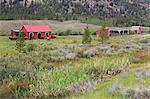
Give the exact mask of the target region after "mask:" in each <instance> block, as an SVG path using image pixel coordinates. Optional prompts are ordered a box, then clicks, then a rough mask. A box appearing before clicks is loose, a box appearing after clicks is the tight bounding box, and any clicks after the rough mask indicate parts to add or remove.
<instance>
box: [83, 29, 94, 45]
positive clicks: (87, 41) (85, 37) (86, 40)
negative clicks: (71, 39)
mask: <svg viewBox="0 0 150 99" xmlns="http://www.w3.org/2000/svg"><path fill="white" fill-rule="evenodd" d="M91 41H92V38H91V32H90V30H89V28H88V26H87V27H86V28H85V29H84V34H83V38H82V43H83V44H90V43H91Z"/></svg>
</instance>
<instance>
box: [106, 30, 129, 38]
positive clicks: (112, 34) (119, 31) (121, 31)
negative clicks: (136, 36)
mask: <svg viewBox="0 0 150 99" xmlns="http://www.w3.org/2000/svg"><path fill="white" fill-rule="evenodd" d="M109 32H110V36H115V35H127V34H129V32H130V29H129V28H110V29H109Z"/></svg>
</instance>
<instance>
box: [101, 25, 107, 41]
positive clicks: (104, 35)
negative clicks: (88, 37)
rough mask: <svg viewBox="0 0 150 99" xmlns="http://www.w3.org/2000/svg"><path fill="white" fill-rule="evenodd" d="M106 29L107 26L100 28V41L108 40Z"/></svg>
mask: <svg viewBox="0 0 150 99" xmlns="http://www.w3.org/2000/svg"><path fill="white" fill-rule="evenodd" d="M105 29H106V27H105V26H102V27H101V29H100V36H99V41H100V42H102V43H104V42H105V41H106V40H108V35H107V34H106V31H105Z"/></svg>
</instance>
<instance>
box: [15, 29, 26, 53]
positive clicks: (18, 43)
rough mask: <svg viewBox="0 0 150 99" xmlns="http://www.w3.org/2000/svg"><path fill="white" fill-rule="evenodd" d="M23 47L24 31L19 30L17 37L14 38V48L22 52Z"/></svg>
mask: <svg viewBox="0 0 150 99" xmlns="http://www.w3.org/2000/svg"><path fill="white" fill-rule="evenodd" d="M24 47H25V40H24V33H23V32H20V33H19V36H18V39H17V40H16V49H17V50H18V51H19V52H23V49H24Z"/></svg>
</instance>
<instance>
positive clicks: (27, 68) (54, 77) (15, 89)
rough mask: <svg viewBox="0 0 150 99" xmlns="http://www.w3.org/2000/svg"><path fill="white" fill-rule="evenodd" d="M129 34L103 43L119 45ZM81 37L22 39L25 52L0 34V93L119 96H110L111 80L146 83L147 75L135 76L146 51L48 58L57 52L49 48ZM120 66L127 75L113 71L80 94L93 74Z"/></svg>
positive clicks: (146, 56) (143, 63)
mask: <svg viewBox="0 0 150 99" xmlns="http://www.w3.org/2000/svg"><path fill="white" fill-rule="evenodd" d="M130 37H131V36H122V37H112V38H110V39H109V40H108V41H107V42H106V43H107V44H111V45H112V46H116V47H120V46H121V45H122V44H123V43H124V42H125V41H126V40H128V39H129V38H130ZM81 38H82V37H81V36H67V37H66V36H62V37H57V38H56V39H53V40H51V41H46V40H32V41H26V44H27V46H26V53H22V54H19V53H18V52H17V51H16V50H15V47H14V46H15V41H10V40H9V39H8V37H0V42H1V43H0V50H1V51H0V56H1V57H0V66H1V69H0V75H1V76H0V80H1V81H0V97H1V96H13V97H20V98H21V97H49V96H57V97H58V96H65V95H72V94H73V95H74V94H75V93H78V94H77V95H76V96H71V97H69V98H87V99H95V98H97V97H101V98H103V99H110V98H112V99H116V98H118V99H122V98H125V97H124V96H119V95H117V96H114V97H112V96H111V95H110V94H109V92H108V88H109V87H110V86H111V85H112V84H113V83H117V84H121V85H124V86H128V87H130V86H133V85H134V86H138V85H139V84H141V85H143V86H148V85H149V80H150V79H149V78H146V79H145V80H144V82H138V81H137V79H135V71H136V70H137V69H138V68H140V67H141V66H143V67H145V66H146V65H147V64H148V62H149V61H148V60H149V53H145V52H138V53H137V52H134V53H132V54H131V53H123V54H118V55H112V56H107V55H97V56H95V57H92V58H90V59H87V58H83V57H81V58H79V59H74V60H67V59H65V60H63V61H60V59H58V60H55V61H53V60H52V56H53V55H55V54H61V53H56V52H55V51H53V50H55V49H59V48H62V47H66V46H68V45H73V44H81V42H82V39H81ZM92 38H93V40H92V43H91V45H90V46H96V45H99V44H100V42H98V40H97V39H96V38H95V37H92ZM29 45H30V46H29ZM4 49H5V50H4ZM75 50H76V49H75ZM57 57H58V56H56V58H57ZM137 60H138V61H137ZM121 67H123V68H124V69H127V72H126V73H127V75H126V74H123V75H122V74H121V75H117V76H115V77H113V78H112V79H111V80H109V81H106V82H101V83H100V84H98V85H96V90H94V91H93V92H90V93H86V94H84V95H82V94H80V93H85V92H86V91H87V90H86V89H88V88H87V86H91V85H87V84H86V82H89V81H93V79H95V78H96V77H97V76H99V75H101V74H107V72H108V73H110V75H108V74H107V76H110V77H111V74H112V73H111V72H114V71H115V70H118V69H120V68H121ZM137 82H138V83H137ZM85 85H86V86H85ZM93 87H94V86H93ZM91 91H92V90H91Z"/></svg>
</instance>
